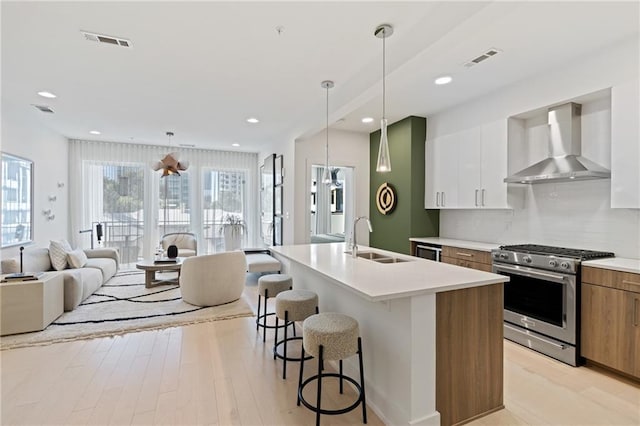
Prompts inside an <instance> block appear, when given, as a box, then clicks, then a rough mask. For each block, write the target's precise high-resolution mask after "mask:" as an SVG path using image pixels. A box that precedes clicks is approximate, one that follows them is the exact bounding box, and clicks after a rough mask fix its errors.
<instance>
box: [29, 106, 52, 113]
mask: <svg viewBox="0 0 640 426" xmlns="http://www.w3.org/2000/svg"><path fill="white" fill-rule="evenodd" d="M32 105H33V106H34V107H36V108H38V109H39V110H40V111H42V112H48V113H49V114H53V110H52V109H51V107H48V106H47V105H34V104H32Z"/></svg>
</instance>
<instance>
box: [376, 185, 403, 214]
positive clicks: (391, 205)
mask: <svg viewBox="0 0 640 426" xmlns="http://www.w3.org/2000/svg"><path fill="white" fill-rule="evenodd" d="M397 202H398V197H397V196H396V189H395V188H394V187H393V185H391V184H390V183H387V182H385V183H383V184H382V185H380V187H378V191H377V192H376V206H377V207H378V211H379V212H380V213H382V214H384V215H387V214H390V213H391V212H393V209H395V208H396V203H397Z"/></svg>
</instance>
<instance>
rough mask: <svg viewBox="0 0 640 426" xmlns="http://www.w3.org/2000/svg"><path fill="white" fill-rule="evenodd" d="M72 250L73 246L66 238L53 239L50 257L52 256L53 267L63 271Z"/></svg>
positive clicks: (50, 244)
mask: <svg viewBox="0 0 640 426" xmlns="http://www.w3.org/2000/svg"><path fill="white" fill-rule="evenodd" d="M71 250H72V249H71V246H70V245H69V243H68V242H67V241H66V240H59V241H55V240H51V242H50V243H49V257H50V258H51V266H53V269H55V270H56V271H62V270H63V269H65V268H66V267H67V253H68V252H70V251H71Z"/></svg>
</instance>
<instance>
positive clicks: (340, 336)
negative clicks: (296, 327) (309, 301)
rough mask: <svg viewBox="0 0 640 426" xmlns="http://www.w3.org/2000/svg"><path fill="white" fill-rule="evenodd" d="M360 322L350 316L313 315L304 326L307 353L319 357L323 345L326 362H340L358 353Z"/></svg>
mask: <svg viewBox="0 0 640 426" xmlns="http://www.w3.org/2000/svg"><path fill="white" fill-rule="evenodd" d="M359 334H360V333H359V330H358V321H356V320H355V319H353V318H351V317H350V316H348V315H344V314H339V313H335V312H323V313H320V314H316V315H312V316H310V317H309V318H307V319H306V320H304V323H303V324H302V342H303V346H304V350H305V352H307V353H309V354H311V355H313V356H314V357H318V352H319V347H320V345H322V347H323V354H322V358H323V359H324V360H340V359H345V358H348V357H350V356H351V355H354V354H356V353H358V337H359Z"/></svg>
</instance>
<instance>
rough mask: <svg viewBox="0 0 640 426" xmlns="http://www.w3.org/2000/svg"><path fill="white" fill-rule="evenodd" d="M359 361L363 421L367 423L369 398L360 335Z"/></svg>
mask: <svg viewBox="0 0 640 426" xmlns="http://www.w3.org/2000/svg"><path fill="white" fill-rule="evenodd" d="M358 361H359V363H360V387H361V388H362V395H361V398H360V399H361V400H362V423H364V424H366V423H367V399H366V397H365V393H364V369H363V368H362V339H361V338H360V337H358Z"/></svg>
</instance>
